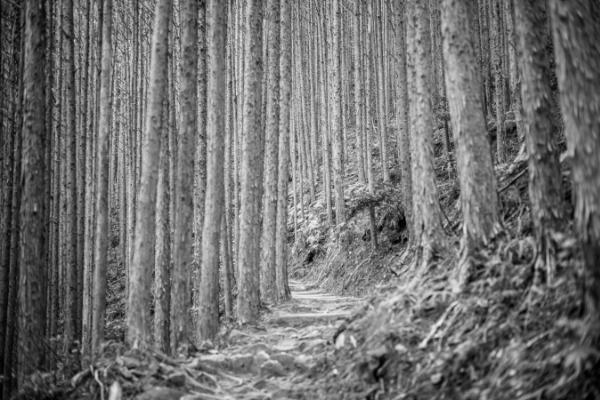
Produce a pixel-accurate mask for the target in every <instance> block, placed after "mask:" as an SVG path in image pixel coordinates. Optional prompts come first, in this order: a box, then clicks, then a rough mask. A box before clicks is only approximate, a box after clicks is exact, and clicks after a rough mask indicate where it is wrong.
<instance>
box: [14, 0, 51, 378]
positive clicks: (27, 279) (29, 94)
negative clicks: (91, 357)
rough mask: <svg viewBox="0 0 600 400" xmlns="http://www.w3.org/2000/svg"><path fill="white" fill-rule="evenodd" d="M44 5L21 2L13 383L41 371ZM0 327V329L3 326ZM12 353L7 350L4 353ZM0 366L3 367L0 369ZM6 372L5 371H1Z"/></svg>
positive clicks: (44, 222)
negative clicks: (22, 41)
mask: <svg viewBox="0 0 600 400" xmlns="http://www.w3.org/2000/svg"><path fill="white" fill-rule="evenodd" d="M45 6H46V4H45V2H44V1H40V2H38V1H31V0H29V1H27V2H26V3H25V7H26V8H25V55H24V57H25V58H24V67H25V70H24V72H23V74H24V75H23V84H24V92H23V93H24V97H23V132H22V146H23V148H22V158H21V160H18V161H19V162H21V165H22V167H21V168H22V169H21V176H20V181H21V184H22V191H21V201H20V225H19V231H20V246H19V248H20V251H19V259H18V263H19V290H18V297H19V318H18V326H19V333H18V349H20V351H18V373H19V375H18V376H19V384H21V383H23V381H24V378H25V377H26V376H27V375H28V374H30V373H32V372H34V371H36V370H38V369H40V368H42V367H43V363H44V356H45V350H46V346H47V341H46V338H45V328H46V289H47V285H46V282H47V280H46V278H47V266H46V263H45V254H46V242H47V239H48V221H47V220H46V216H47V215H46V210H47V209H48V206H49V201H48V198H47V197H46V195H47V192H46V190H47V185H48V182H47V180H46V179H45V171H46V167H47V165H46V146H47V145H48V142H49V135H48V130H47V127H46V126H45V109H46V76H45V71H44V65H45V64H46V39H47V35H46V7H45ZM3 328H4V327H3ZM7 350H9V351H10V350H12V349H10V348H9V349H7ZM5 367H6V365H5ZM5 372H7V371H5Z"/></svg>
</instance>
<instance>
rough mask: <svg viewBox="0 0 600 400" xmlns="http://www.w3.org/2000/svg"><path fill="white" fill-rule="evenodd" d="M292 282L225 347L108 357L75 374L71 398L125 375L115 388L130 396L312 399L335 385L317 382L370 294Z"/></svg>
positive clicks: (91, 394)
mask: <svg viewBox="0 0 600 400" xmlns="http://www.w3.org/2000/svg"><path fill="white" fill-rule="evenodd" d="M290 288H291V294H292V297H291V300H290V301H288V302H285V303H283V304H279V305H277V306H274V307H273V308H271V309H269V310H267V312H265V313H264V315H263V318H262V320H261V322H260V323H259V324H257V325H252V326H243V327H237V328H233V329H230V330H229V331H228V332H227V333H226V334H225V335H224V336H223V337H221V338H220V340H219V343H218V346H215V347H213V346H212V345H209V346H208V347H205V348H203V349H200V350H199V351H197V352H195V353H194V354H192V355H187V356H181V357H168V356H166V355H164V354H161V353H156V352H151V353H142V352H136V351H127V352H124V353H121V354H119V355H114V356H108V357H106V359H104V360H101V361H100V362H99V363H96V364H95V365H94V367H92V368H91V369H90V370H84V371H82V372H81V373H80V374H78V375H76V376H75V377H74V378H73V379H72V382H71V385H72V386H73V387H74V388H76V390H75V391H73V392H72V393H71V394H70V396H69V397H70V398H83V397H85V398H96V397H97V396H98V394H99V393H98V392H99V389H100V387H104V390H103V391H105V390H106V389H108V383H107V382H111V381H112V382H113V384H114V382H119V383H118V385H116V384H115V387H114V388H113V389H112V390H116V389H117V386H118V387H119V390H121V391H122V392H123V398H135V399H138V400H178V399H181V400H211V399H248V400H250V399H308V398H315V397H314V393H315V390H317V391H328V390H332V389H335V388H336V385H337V383H336V382H335V380H332V381H330V382H329V384H327V383H323V382H321V383H320V384H319V385H317V386H315V382H316V381H317V380H318V376H319V375H321V374H323V372H324V371H323V369H324V368H325V369H327V368H329V367H330V365H331V362H330V359H331V358H332V357H333V353H334V351H335V349H336V348H339V347H340V346H344V345H345V343H344V342H345V339H344V337H343V336H342V337H339V336H337V340H335V339H336V333H338V332H340V331H341V330H343V329H344V327H345V324H346V323H347V321H348V320H349V318H350V316H351V315H352V311H353V310H356V309H358V308H360V307H361V306H362V305H364V300H363V299H361V298H359V297H350V296H336V295H331V294H328V293H327V292H325V291H323V290H320V289H318V288H316V287H315V286H314V285H310V284H308V283H306V282H298V281H292V282H290ZM352 340H353V339H349V341H350V342H349V343H351V341H352ZM354 345H356V343H354ZM330 373H335V371H327V372H326V373H325V374H326V375H328V374H330ZM103 382H104V383H103ZM86 383H87V384H86ZM316 398H327V397H320V396H318V397H316Z"/></svg>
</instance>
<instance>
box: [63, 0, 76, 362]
mask: <svg viewBox="0 0 600 400" xmlns="http://www.w3.org/2000/svg"><path fill="white" fill-rule="evenodd" d="M63 7H65V8H64V13H65V15H64V28H63V29H64V32H65V38H66V41H65V96H66V99H65V100H66V117H65V118H66V132H67V133H66V135H67V137H68V144H67V159H68V168H67V177H66V178H67V180H66V184H67V191H68V193H67V198H66V206H67V210H66V215H67V218H68V220H67V221H65V222H66V225H65V229H66V234H67V235H68V240H67V241H66V246H67V251H66V258H67V260H66V262H67V267H66V277H65V279H66V282H65V285H66V294H65V302H64V338H63V339H64V349H63V350H64V353H65V355H67V354H70V351H71V346H72V345H73V343H74V341H75V340H77V339H78V332H77V327H78V326H79V323H78V320H77V285H78V279H77V273H78V268H77V125H76V97H75V96H76V89H75V30H74V28H73V26H74V21H73V0H66V1H65V2H64V4H63Z"/></svg>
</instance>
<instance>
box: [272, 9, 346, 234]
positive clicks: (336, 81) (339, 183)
mask: <svg viewBox="0 0 600 400" xmlns="http://www.w3.org/2000/svg"><path fill="white" fill-rule="evenodd" d="M340 7H341V6H340V0H333V3H332V13H333V15H332V17H333V26H332V30H333V32H332V36H333V37H332V38H331V59H332V64H331V71H330V74H331V92H330V93H329V95H330V102H331V103H330V104H331V111H332V115H331V133H332V136H333V176H334V187H335V221H336V224H337V225H340V224H343V223H344V222H345V221H346V211H345V203H344V165H343V157H344V143H343V126H342V123H343V121H342V77H341V74H342V70H341V65H340V58H341V57H342V50H341V46H340V44H341V41H342V29H341V21H340V19H341V9H340ZM282 48H283V44H282ZM282 61H283V59H282ZM282 66H283V63H282ZM283 124H284V125H285V121H284V122H283ZM288 129H289V127H288Z"/></svg>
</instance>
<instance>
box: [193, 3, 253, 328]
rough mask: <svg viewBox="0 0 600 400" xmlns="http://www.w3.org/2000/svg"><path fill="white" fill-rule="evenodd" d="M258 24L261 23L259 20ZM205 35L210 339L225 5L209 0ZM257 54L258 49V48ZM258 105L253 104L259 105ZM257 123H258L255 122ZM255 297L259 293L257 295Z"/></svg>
mask: <svg viewBox="0 0 600 400" xmlns="http://www.w3.org/2000/svg"><path fill="white" fill-rule="evenodd" d="M259 21H260V20H259ZM206 22H207V28H208V32H207V35H206V39H207V44H208V60H209V64H208V68H207V71H208V75H207V92H206V93H207V98H210V99H211V101H210V102H209V103H207V104H208V108H207V110H206V111H207V114H206V133H207V152H206V153H207V160H206V206H205V208H204V229H203V231H202V279H201V283H200V296H201V297H200V319H199V323H198V335H199V338H200V339H202V340H205V339H213V338H214V337H215V335H216V334H217V332H218V329H219V236H220V233H221V219H222V218H223V211H224V207H223V200H224V199H225V195H224V194H225V193H224V186H223V161H224V132H225V90H226V88H227V86H226V82H225V73H224V71H225V54H226V48H225V45H226V34H227V4H226V3H223V2H222V1H219V0H209V2H208V7H207V10H206ZM258 51H259V52H260V46H258ZM259 104H260V102H257V103H256V105H259ZM256 122H257V123H258V122H259V121H258V120H257V121H256ZM257 295H258V293H257Z"/></svg>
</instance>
